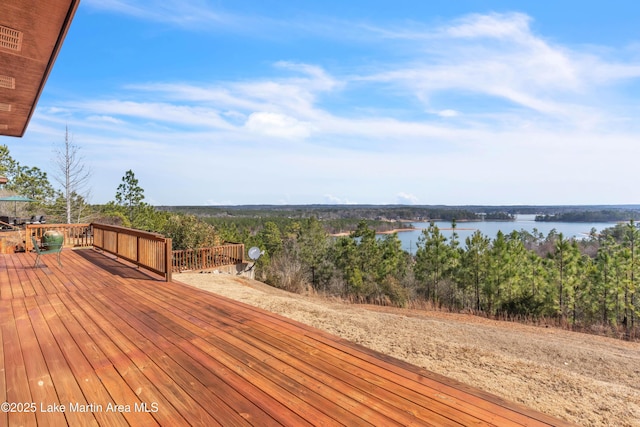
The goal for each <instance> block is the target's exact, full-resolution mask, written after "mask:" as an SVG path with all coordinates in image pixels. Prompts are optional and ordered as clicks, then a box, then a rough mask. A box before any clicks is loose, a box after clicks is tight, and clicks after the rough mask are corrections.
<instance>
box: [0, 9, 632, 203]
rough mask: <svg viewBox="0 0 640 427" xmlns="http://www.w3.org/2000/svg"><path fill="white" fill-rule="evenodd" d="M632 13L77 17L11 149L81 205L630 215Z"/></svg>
mask: <svg viewBox="0 0 640 427" xmlns="http://www.w3.org/2000/svg"><path fill="white" fill-rule="evenodd" d="M639 16H640V3H637V2H635V1H631V0H629V1H611V2H606V3H603V2H596V1H584V0H583V1H570V0H566V1H562V2H543V1H534V0H531V1H481V0H476V1H461V0H458V1H455V2H454V1H434V0H430V1H408V0H396V1H394V2H389V1H376V0H367V1H360V0H351V1H348V2H345V1H332V0H323V1H304V2H300V1H273V0H261V1H250V0H246V1H237V0H236V1H227V0H216V1H213V0H211V1H206V0H180V1H178V0H163V1H160V0H144V1H142V0H130V1H124V0H83V1H82V3H81V4H80V7H79V9H78V11H77V14H76V16H75V19H74V22H73V24H72V26H71V29H70V31H69V34H68V35H67V38H66V40H65V44H64V46H63V48H62V51H61V53H60V55H59V56H58V59H57V62H56V65H55V67H54V69H53V72H52V73H51V76H50V78H49V80H48V82H47V86H46V87H45V90H44V92H43V94H42V96H41V98H40V101H39V104H38V108H37V109H36V112H35V114H34V116H33V118H32V120H31V124H30V126H29V129H28V131H27V133H26V135H25V136H24V138H23V139H15V138H7V137H5V138H0V143H2V144H6V145H8V146H9V148H10V150H11V154H12V156H13V157H14V158H16V159H17V160H19V161H20V162H21V163H22V164H26V165H29V166H38V167H40V168H42V169H44V170H45V171H48V172H49V173H53V170H48V166H49V165H51V159H52V158H53V157H54V148H55V147H56V145H59V144H61V143H62V142H63V140H64V129H65V126H68V127H69V129H70V131H71V133H72V135H73V141H74V142H75V143H76V144H77V145H78V146H80V147H81V152H82V153H83V155H84V158H85V163H86V164H87V166H89V167H90V168H91V169H92V170H93V175H92V182H91V196H90V201H91V202H93V203H104V202H107V201H109V200H113V199H114V196H115V193H116V188H117V186H118V184H119V183H120V180H121V178H122V176H123V175H124V173H125V171H127V170H128V169H131V170H133V171H134V173H135V175H136V177H137V178H138V179H139V182H140V185H141V187H142V188H144V190H145V196H146V201H147V202H149V203H152V204H155V205H219V204H309V203H338V204H340V203H372V204H395V203H402V204H449V205H459V204H627V203H640V199H639V198H638V195H639V193H640V190H639V189H640V186H639V182H640V180H639V179H638V178H639V176H640V175H639V171H640V167H639V165H640V122H639V121H638V118H639V117H640V96H639V95H640V90H639V89H640V30H638V25H637V19H638V17H639Z"/></svg>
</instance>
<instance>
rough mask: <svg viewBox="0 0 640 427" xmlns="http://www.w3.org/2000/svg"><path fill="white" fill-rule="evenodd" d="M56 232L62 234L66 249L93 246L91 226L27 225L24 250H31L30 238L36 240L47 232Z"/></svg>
mask: <svg viewBox="0 0 640 427" xmlns="http://www.w3.org/2000/svg"><path fill="white" fill-rule="evenodd" d="M51 230H56V231H60V232H62V234H64V247H65V248H68V247H71V248H84V247H90V246H91V245H93V235H92V233H91V224H27V225H26V227H25V232H26V238H25V239H24V240H25V245H26V250H27V251H30V250H31V249H33V245H32V243H31V236H34V237H35V238H36V239H37V240H40V239H41V238H42V235H43V234H44V233H46V232H47V231H51Z"/></svg>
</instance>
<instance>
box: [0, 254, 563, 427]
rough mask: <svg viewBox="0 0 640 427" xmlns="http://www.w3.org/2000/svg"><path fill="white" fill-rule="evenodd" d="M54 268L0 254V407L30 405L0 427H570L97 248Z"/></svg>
mask: <svg viewBox="0 0 640 427" xmlns="http://www.w3.org/2000/svg"><path fill="white" fill-rule="evenodd" d="M61 260H62V265H63V267H62V268H60V267H59V266H58V265H57V262H56V260H55V257H47V256H44V257H42V259H41V261H42V264H43V265H42V266H40V267H34V261H35V254H32V253H23V254H11V255H0V322H1V327H0V340H1V345H0V364H1V367H2V372H3V373H4V374H3V375H0V398H2V399H4V401H7V402H14V403H18V402H22V403H25V402H33V403H35V404H36V405H37V408H38V410H37V411H35V412H26V411H10V412H8V413H7V412H2V413H0V425H9V426H13V425H43V426H44V425H46V426H57V425H99V426H126V425H131V426H152V425H167V426H176V425H207V426H214V425H222V426H243V425H254V426H276V425H295V426H299V425H348V426H358V425H363V426H365V425H369V426H371V425H385V426H387V425H437V426H460V425H478V426H481V425H497V426H517V425H527V426H543V425H569V424H568V423H566V422H563V421H561V420H558V419H555V418H552V417H550V416H547V415H545V414H541V413H539V412H536V411H533V410H531V409H528V408H526V407H523V406H520V405H518V404H515V403H512V402H508V401H506V400H504V399H501V398H499V397H496V396H494V395H491V394H489V393H486V392H482V391H480V390H477V389H474V388H472V387H469V386H467V385H464V384H461V383H458V382H456V381H454V380H451V379H448V378H446V377H443V376H440V375H437V374H434V373H431V372H428V371H426V370H424V369H420V368H418V367H415V366H413V365H410V364H408V363H405V362H402V361H400V360H397V359H395V358H392V357H389V356H385V355H382V354H380V353H377V352H375V351H373V350H369V349H366V348H364V347H362V346H359V345H357V344H354V343H351V342H349V341H346V340H344V339H341V338H338V337H335V336H333V335H330V334H328V333H325V332H322V331H319V330H316V329H314V328H312V327H309V326H306V325H303V324H301V323H299V322H296V321H293V320H290V319H287V318H284V317H282V316H278V315H275V314H273V313H269V312H267V311H264V310H261V309H258V308H255V307H251V306H249V305H246V304H243V303H239V302H237V301H233V300H230V299H228V298H224V297H221V296H218V295H215V294H212V293H208V292H205V291H201V290H198V289H195V288H193V287H190V286H187V285H184V284H181V283H179V282H172V283H165V282H162V281H160V280H158V279H157V277H154V276H153V275H148V274H145V273H144V272H142V271H140V270H139V269H137V268H134V267H131V266H130V265H129V264H127V263H121V262H119V261H118V260H115V259H113V257H112V256H106V255H104V254H102V253H99V252H97V251H94V250H79V251H72V250H63V251H62V253H61ZM175 278H177V279H179V276H177V277H175ZM175 278H174V279H175ZM41 404H45V405H62V406H64V407H66V409H67V410H66V411H65V412H43V411H41V410H40V408H41V406H40V405H41ZM71 405H75V408H84V409H85V410H84V411H80V410H76V411H70V410H69V409H70V408H71ZM109 409H111V410H109Z"/></svg>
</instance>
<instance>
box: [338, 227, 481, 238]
mask: <svg viewBox="0 0 640 427" xmlns="http://www.w3.org/2000/svg"><path fill="white" fill-rule="evenodd" d="M420 230H426V228H424V227H414V228H394V229H393V230H386V231H376V234H393V233H406V232H408V231H420ZM438 230H440V231H452V230H453V228H440V227H438ZM456 230H462V231H475V230H477V228H461V227H456ZM351 233H352V232H351V231H343V232H341V233H332V234H329V235H330V236H331V237H344V236H348V235H349V234H351Z"/></svg>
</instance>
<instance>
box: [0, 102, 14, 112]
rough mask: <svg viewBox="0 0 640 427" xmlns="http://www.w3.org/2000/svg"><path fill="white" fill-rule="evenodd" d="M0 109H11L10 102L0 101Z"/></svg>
mask: <svg viewBox="0 0 640 427" xmlns="http://www.w3.org/2000/svg"><path fill="white" fill-rule="evenodd" d="M0 111H11V104H5V103H4V102H0Z"/></svg>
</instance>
